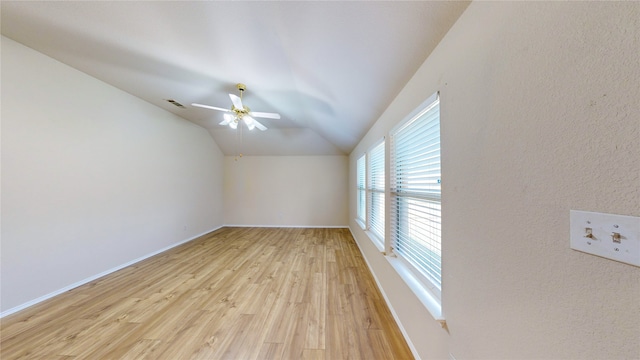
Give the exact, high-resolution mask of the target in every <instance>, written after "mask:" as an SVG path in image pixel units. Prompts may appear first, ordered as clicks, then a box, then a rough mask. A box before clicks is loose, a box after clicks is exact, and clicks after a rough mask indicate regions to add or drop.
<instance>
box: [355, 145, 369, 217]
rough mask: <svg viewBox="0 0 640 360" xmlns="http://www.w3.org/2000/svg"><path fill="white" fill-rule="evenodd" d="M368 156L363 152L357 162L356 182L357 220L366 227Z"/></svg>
mask: <svg viewBox="0 0 640 360" xmlns="http://www.w3.org/2000/svg"><path fill="white" fill-rule="evenodd" d="M365 161H366V157H365V155H364V154H363V155H362V156H361V157H360V158H359V159H358V162H357V163H356V178H357V179H356V182H357V187H358V195H357V196H358V199H357V209H356V217H357V220H359V221H360V223H361V225H362V226H363V227H364V224H365V217H366V208H367V206H366V204H367V198H366V187H365V182H364V180H365V170H366V162H365Z"/></svg>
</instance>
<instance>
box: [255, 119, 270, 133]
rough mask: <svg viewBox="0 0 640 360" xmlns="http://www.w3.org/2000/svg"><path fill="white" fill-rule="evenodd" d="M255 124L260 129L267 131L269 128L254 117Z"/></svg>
mask: <svg viewBox="0 0 640 360" xmlns="http://www.w3.org/2000/svg"><path fill="white" fill-rule="evenodd" d="M253 125H255V126H256V127H257V128H258V129H260V130H262V131H265V130H267V127H266V126H264V125H262V124H260V123H259V122H258V121H256V119H253Z"/></svg>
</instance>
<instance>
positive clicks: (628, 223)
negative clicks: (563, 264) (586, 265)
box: [570, 210, 640, 266]
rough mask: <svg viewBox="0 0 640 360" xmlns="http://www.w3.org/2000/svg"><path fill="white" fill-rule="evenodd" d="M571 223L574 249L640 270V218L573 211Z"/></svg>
mask: <svg viewBox="0 0 640 360" xmlns="http://www.w3.org/2000/svg"><path fill="white" fill-rule="evenodd" d="M570 223H571V224H570V236H571V248H572V249H574V250H578V251H582V252H586V253H589V254H593V255H597V256H602V257H604V258H607V259H611V260H615V261H620V262H623V263H626V264H631V265H635V266H640V217H636V216H625V215H614V214H602V213H596V212H589V211H578V210H571V213H570ZM589 229H591V230H589ZM589 231H591V235H592V236H591V237H589V236H588V233H589ZM615 234H620V235H619V239H615V237H616V236H615Z"/></svg>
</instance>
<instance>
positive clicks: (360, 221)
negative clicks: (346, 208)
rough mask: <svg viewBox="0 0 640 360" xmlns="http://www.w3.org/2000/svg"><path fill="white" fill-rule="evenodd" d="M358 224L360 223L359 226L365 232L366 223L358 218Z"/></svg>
mask: <svg viewBox="0 0 640 360" xmlns="http://www.w3.org/2000/svg"><path fill="white" fill-rule="evenodd" d="M356 223H358V226H360V228H361V229H362V230H364V229H365V228H366V226H365V225H364V223H363V222H362V220H360V219H358V218H356Z"/></svg>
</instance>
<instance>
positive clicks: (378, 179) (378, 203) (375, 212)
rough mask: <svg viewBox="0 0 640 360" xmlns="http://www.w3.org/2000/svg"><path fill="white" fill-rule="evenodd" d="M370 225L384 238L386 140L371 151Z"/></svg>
mask: <svg viewBox="0 0 640 360" xmlns="http://www.w3.org/2000/svg"><path fill="white" fill-rule="evenodd" d="M368 158H369V167H368V169H369V181H368V186H367V196H368V200H369V208H368V212H367V214H368V217H369V218H368V220H369V222H368V227H369V230H370V231H371V232H372V233H374V234H375V235H376V236H377V237H378V238H379V239H380V240H383V239H384V141H382V142H380V143H379V144H378V145H376V146H375V147H374V148H373V149H371V151H370V152H369V157H368Z"/></svg>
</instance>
